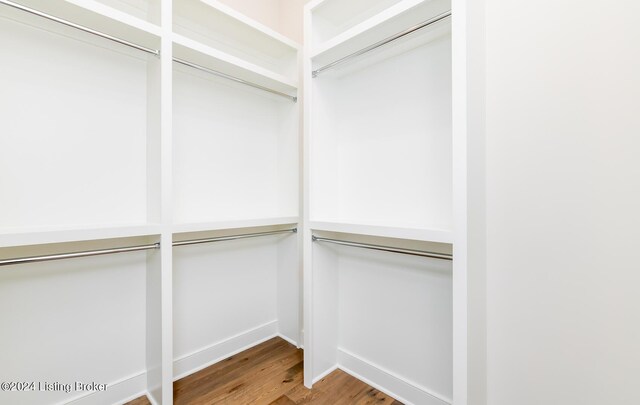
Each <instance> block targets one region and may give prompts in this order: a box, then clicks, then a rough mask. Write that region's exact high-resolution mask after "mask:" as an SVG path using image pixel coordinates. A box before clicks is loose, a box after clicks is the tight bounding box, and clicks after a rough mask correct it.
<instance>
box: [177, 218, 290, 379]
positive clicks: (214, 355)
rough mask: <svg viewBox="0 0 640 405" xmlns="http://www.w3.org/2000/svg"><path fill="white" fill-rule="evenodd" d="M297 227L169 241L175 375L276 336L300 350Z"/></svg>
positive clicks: (198, 235) (222, 232) (188, 235)
mask: <svg viewBox="0 0 640 405" xmlns="http://www.w3.org/2000/svg"><path fill="white" fill-rule="evenodd" d="M295 226H296V225H295V224H288V225H281V226H276V227H257V228H243V229H232V230H220V231H209V232H198V233H183V234H177V235H175V236H174V240H175V242H174V248H173V257H174V259H173V261H174V271H173V272H174V276H173V277H174V284H173V285H174V287H173V294H174V296H173V297H174V305H173V321H174V357H175V361H174V375H175V378H180V377H184V376H186V375H188V374H191V373H193V372H195V371H197V370H199V369H202V368H204V367H206V366H208V365H211V364H213V363H216V362H218V361H220V360H223V359H225V358H227V357H229V356H231V355H233V354H235V353H237V352H239V351H242V350H244V349H247V348H249V347H251V346H254V345H256V344H258V343H261V342H263V341H265V340H267V339H270V338H272V337H274V336H281V337H282V338H284V339H285V340H287V341H289V342H291V343H293V344H295V345H298V344H299V336H298V335H299V332H300V321H299V319H300V316H301V315H300V311H299V306H300V295H299V289H300V276H299V273H300V270H299V260H298V237H297V233H296V229H295Z"/></svg>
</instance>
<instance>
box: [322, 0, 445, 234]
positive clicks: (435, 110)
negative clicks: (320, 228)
mask: <svg viewBox="0 0 640 405" xmlns="http://www.w3.org/2000/svg"><path fill="white" fill-rule="evenodd" d="M338 3H340V2H337V1H325V2H322V3H321V4H320V5H319V6H317V9H312V10H311V18H312V27H313V28H312V32H315V29H316V25H317V24H318V23H319V21H322V18H320V16H321V15H323V13H324V11H323V10H324V8H325V7H326V8H334V7H338V6H339V5H338ZM360 3H364V2H355V3H354V4H360ZM379 3H381V4H382V2H379ZM387 3H388V2H387ZM376 4H377V3H376ZM340 5H341V4H340ZM400 6H402V7H400ZM449 7H450V4H449V3H448V2H444V1H438V0H434V1H422V2H415V1H413V2H406V1H402V2H398V4H397V5H396V6H392V7H389V8H387V9H385V10H384V11H382V12H380V13H378V14H375V15H374V16H373V17H371V18H369V19H368V20H365V21H364V22H362V23H359V24H356V25H355V26H353V27H352V28H351V29H350V30H348V31H347V32H346V33H345V34H342V36H341V37H340V41H334V42H332V43H331V44H330V46H328V47H323V46H322V45H318V46H317V47H315V48H313V47H312V52H311V54H312V57H311V65H312V66H311V70H312V76H313V79H311V80H310V81H309V83H310V86H311V100H310V103H311V110H310V111H311V112H310V163H309V164H310V188H311V190H310V210H311V212H310V219H311V221H312V224H313V223H314V222H315V223H320V222H322V223H333V224H352V225H356V226H360V225H374V226H381V227H387V228H388V229H399V228H402V229H413V230H418V231H427V230H430V231H434V232H436V233H437V232H440V233H450V232H451V230H452V141H451V139H452V138H451V127H452V112H451V111H452V105H451V104H452V90H451V77H452V76H451V27H450V20H449V19H448V18H447V16H449V15H450V12H449ZM367 10H368V9H367ZM316 14H318V16H317V15H316ZM318 29H321V28H318ZM420 238H421V239H422V238H424V239H429V237H428V236H425V235H423V236H421V237H420ZM445 239H449V240H450V236H446V235H445V236H443V237H438V238H437V240H438V241H445Z"/></svg>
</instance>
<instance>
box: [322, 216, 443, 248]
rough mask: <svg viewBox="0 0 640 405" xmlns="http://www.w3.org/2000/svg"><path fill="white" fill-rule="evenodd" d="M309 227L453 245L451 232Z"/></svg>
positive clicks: (348, 225)
mask: <svg viewBox="0 0 640 405" xmlns="http://www.w3.org/2000/svg"><path fill="white" fill-rule="evenodd" d="M309 227H310V228H311V229H313V230H316V231H327V232H339V233H351V234H355V235H366V236H380V237H386V238H397V239H407V240H417V241H422V242H437V243H448V244H452V243H453V232H452V231H448V230H444V229H422V228H402V227H392V226H381V225H370V224H353V223H346V222H326V221H310V223H309Z"/></svg>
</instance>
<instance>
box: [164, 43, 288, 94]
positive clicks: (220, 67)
mask: <svg viewBox="0 0 640 405" xmlns="http://www.w3.org/2000/svg"><path fill="white" fill-rule="evenodd" d="M173 56H174V58H177V59H181V60H185V61H187V62H190V63H193V64H196V65H200V66H203V67H205V68H207V69H211V70H215V71H217V72H220V73H223V74H225V75H230V76H233V77H236V78H238V79H241V80H245V81H248V82H251V83H254V84H257V85H259V86H263V87H267V88H269V89H272V90H275V91H279V92H282V93H286V94H290V95H291V96H296V91H297V88H298V83H297V81H295V80H291V79H288V78H287V77H285V76H283V75H280V74H277V73H274V72H272V71H270V70H268V69H265V68H262V67H260V66H258V65H255V64H253V63H250V62H247V61H245V60H243V59H241V58H238V57H236V56H233V55H229V54H227V53H225V52H222V51H219V50H217V49H215V48H212V47H210V46H208V45H205V44H202V43H200V42H198V41H195V40H193V39H190V38H187V37H185V36H183V35H179V34H175V33H174V34H173Z"/></svg>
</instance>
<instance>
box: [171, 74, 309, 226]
mask: <svg viewBox="0 0 640 405" xmlns="http://www.w3.org/2000/svg"><path fill="white" fill-rule="evenodd" d="M173 107H174V116H173V146H174V154H173V156H174V177H173V181H174V222H176V223H178V224H193V225H194V226H195V227H196V228H195V229H196V230H198V229H201V228H199V226H198V224H202V223H210V222H219V221H227V222H228V221H232V222H233V221H240V222H241V223H242V222H243V221H248V220H250V221H255V220H258V221H260V220H262V221H264V220H266V221H267V222H266V223H258V224H259V225H260V224H264V225H269V224H270V223H275V224H277V223H278V219H277V218H284V219H283V221H285V222H286V221H288V220H290V218H291V217H297V215H298V181H299V178H298V173H299V171H298V161H299V159H298V105H297V103H296V102H295V101H294V100H293V99H292V97H289V96H285V95H283V94H274V93H273V92H271V91H268V90H265V89H262V88H256V87H253V86H252V85H250V84H247V83H243V82H237V81H235V80H232V79H230V78H228V77H221V76H220V75H218V74H217V73H216V72H213V71H209V70H208V69H206V68H205V69H204V70H203V69H201V68H199V67H197V66H196V67H193V66H185V65H184V64H182V63H174V89H173ZM294 222H297V219H296V220H295V221H294ZM229 227H231V228H232V227H233V223H232V224H231V226H229ZM205 229H211V228H206V227H204V228H203V229H201V230H205Z"/></svg>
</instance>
